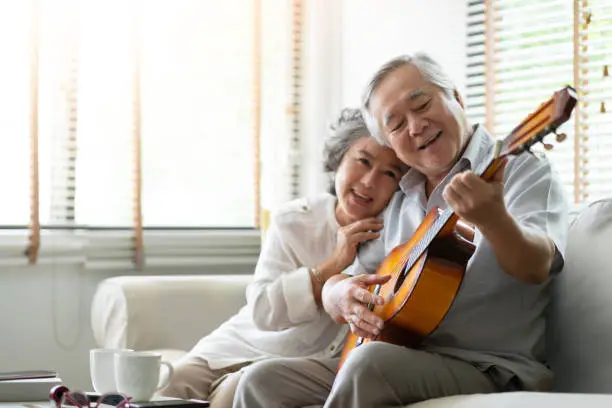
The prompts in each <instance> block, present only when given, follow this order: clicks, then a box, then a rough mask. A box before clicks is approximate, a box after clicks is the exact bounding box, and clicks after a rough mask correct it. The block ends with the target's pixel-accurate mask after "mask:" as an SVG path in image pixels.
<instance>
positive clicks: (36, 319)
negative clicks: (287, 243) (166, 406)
mask: <svg viewBox="0 0 612 408" xmlns="http://www.w3.org/2000/svg"><path fill="white" fill-rule="evenodd" d="M201 269H203V268H201ZM201 269H200V270H197V271H196V270H191V271H189V270H185V271H183V272H180V273H210V274H214V273H219V274H223V273H251V272H252V271H253V265H250V266H249V265H247V266H232V267H227V266H225V265H217V266H210V267H206V268H205V269H206V270H205V271H203V270H201ZM138 273H139V274H159V273H160V271H159V270H156V271H153V270H148V271H144V272H138ZM176 273H179V272H176ZM125 274H136V272H134V271H95V272H92V271H89V272H85V271H83V270H82V269H80V268H77V267H69V266H64V265H62V266H60V265H57V266H53V265H50V266H42V267H13V268H7V267H0V327H2V329H1V330H0V371H14V370H26V369H38V368H43V369H55V370H58V371H59V373H60V375H61V377H62V379H63V380H64V381H65V382H66V384H67V385H68V386H69V387H71V388H73V389H83V390H92V386H91V383H90V379H89V354H88V353H89V349H91V348H94V347H96V346H95V343H94V339H93V335H92V332H91V328H90V327H91V325H90V315H89V313H90V305H91V299H92V296H93V293H94V291H95V289H96V285H97V284H98V282H100V281H101V280H102V279H104V278H107V277H111V276H115V275H125Z"/></svg>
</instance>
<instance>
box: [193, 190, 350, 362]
mask: <svg viewBox="0 0 612 408" xmlns="http://www.w3.org/2000/svg"><path fill="white" fill-rule="evenodd" d="M335 204H336V197H334V196H332V195H331V194H327V193H326V194H322V195H319V196H316V197H312V198H302V199H298V200H294V201H291V202H289V203H287V204H285V205H284V206H282V208H280V209H279V210H277V211H275V212H274V213H273V214H272V217H271V223H270V226H269V228H268V230H267V232H266V239H265V242H264V244H263V246H262V250H261V254H260V257H259V261H258V262H257V267H256V268H255V277H254V281H253V282H252V283H251V284H250V285H249V286H248V288H247V293H246V296H247V304H246V305H245V306H244V307H243V308H242V309H241V310H240V311H239V312H238V313H237V314H236V315H234V316H233V317H232V318H230V319H229V320H228V321H227V322H225V323H223V324H222V325H221V326H219V328H217V329H216V330H215V331H213V332H212V333H211V334H210V335H208V336H206V337H204V338H202V339H201V340H200V341H199V342H198V344H197V345H196V346H195V347H194V348H193V349H192V350H191V351H190V353H189V354H191V355H194V354H195V355H198V356H200V357H202V358H204V359H205V360H207V362H208V364H209V366H210V367H211V368H212V369H219V368H223V367H227V366H230V365H233V364H238V363H244V362H249V361H257V360H262V359H266V358H271V357H334V356H336V355H338V354H339V353H340V351H341V350H342V346H343V343H344V340H345V337H346V334H347V333H348V326H347V325H339V324H336V323H334V321H333V320H332V319H331V318H330V316H329V315H328V314H327V313H326V312H325V311H324V310H323V309H322V308H321V307H319V306H318V305H317V304H316V302H315V300H314V295H313V293H312V284H311V281H310V273H309V270H308V269H309V268H310V267H313V266H316V265H317V264H319V263H321V262H322V261H324V260H325V259H326V258H327V257H328V256H330V255H331V254H332V252H333V250H334V248H335V246H336V237H337V231H338V228H339V226H338V222H337V221H336V217H335Z"/></svg>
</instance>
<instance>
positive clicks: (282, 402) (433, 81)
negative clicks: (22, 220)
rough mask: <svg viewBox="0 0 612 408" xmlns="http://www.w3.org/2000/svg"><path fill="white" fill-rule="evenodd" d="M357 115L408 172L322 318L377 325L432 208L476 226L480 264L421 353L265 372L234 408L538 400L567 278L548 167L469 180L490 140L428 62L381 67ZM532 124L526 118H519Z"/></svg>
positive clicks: (521, 165)
mask: <svg viewBox="0 0 612 408" xmlns="http://www.w3.org/2000/svg"><path fill="white" fill-rule="evenodd" d="M363 111H364V115H365V117H366V118H367V119H368V125H369V127H370V131H371V132H372V134H373V135H375V136H376V137H377V139H378V141H379V142H380V143H382V144H385V145H389V146H391V147H392V148H393V150H394V151H395V152H396V154H397V156H398V157H399V158H400V159H401V160H402V161H403V162H404V163H406V164H408V165H409V166H410V167H411V170H410V171H409V172H408V173H407V174H406V175H405V176H404V177H403V178H402V180H401V182H400V187H401V191H399V192H398V193H396V194H395V196H394V197H393V199H392V200H391V202H390V203H389V205H388V207H387V209H386V210H385V212H384V226H385V227H384V229H383V231H382V234H381V237H380V238H379V239H377V240H375V241H372V242H370V243H368V244H367V245H363V246H362V247H361V248H360V250H359V255H358V258H357V259H356V260H355V262H354V264H353V265H352V266H350V267H349V268H348V269H347V270H345V271H344V273H342V274H339V275H336V276H334V277H331V278H330V279H329V280H328V281H327V282H326V283H325V286H324V290H323V295H322V296H323V307H324V309H325V311H327V312H328V313H329V314H330V315H331V316H332V317H333V318H334V319H335V320H336V322H338V323H345V322H348V323H349V324H350V328H351V331H352V332H353V333H355V334H357V335H359V336H364V337H374V336H375V335H376V334H377V333H378V332H379V331H380V329H381V328H382V326H383V321H382V320H381V319H380V318H379V317H377V316H376V315H375V314H373V313H372V312H371V311H369V309H368V308H367V304H368V303H377V304H381V303H382V302H384V300H383V299H382V298H381V297H380V296H375V295H374V294H373V293H371V292H369V291H368V290H367V288H368V286H369V285H371V284H374V283H384V282H385V281H386V280H387V279H388V278H385V277H380V276H376V275H372V273H374V272H375V271H376V269H377V267H378V265H379V264H380V263H381V261H382V260H383V259H384V257H385V256H386V255H387V254H388V253H389V252H390V251H391V249H393V248H394V247H395V246H397V245H400V244H402V243H404V242H406V241H408V239H409V238H410V237H411V236H412V234H413V233H414V231H415V230H416V228H417V227H418V226H419V224H420V223H421V221H422V220H423V218H424V216H425V214H427V212H428V211H429V210H430V209H431V208H433V207H436V206H437V207H441V208H446V207H448V206H450V207H452V209H453V210H454V211H455V213H456V214H457V215H458V216H459V217H461V218H462V219H463V220H465V221H466V222H468V223H471V224H472V225H474V226H475V230H476V234H475V238H474V243H475V244H476V251H475V252H474V254H473V256H472V258H471V259H470V261H469V263H468V267H467V270H466V273H465V278H464V281H463V284H462V287H461V290H460V292H459V294H458V296H457V297H456V299H455V301H454V302H453V305H452V307H451V309H450V311H449V313H448V314H447V315H446V317H445V318H444V320H443V321H442V323H441V324H440V326H439V327H438V328H437V329H436V330H435V331H434V332H433V333H432V334H431V335H430V336H429V337H427V338H426V339H425V340H424V341H423V342H422V343H421V344H420V345H419V346H418V347H417V348H407V347H401V346H396V345H393V344H389V343H384V342H377V341H374V342H369V343H366V344H364V345H362V346H360V347H358V348H356V349H355V350H353V351H352V352H351V353H350V354H349V357H348V359H347V360H346V361H345V362H344V365H343V367H342V370H340V372H338V373H337V375H336V367H337V364H338V359H337V358H335V359H320V360H312V359H311V360H309V359H296V360H276V361H270V362H269V364H268V365H267V366H264V367H260V370H258V371H252V372H247V373H245V376H244V377H243V378H242V380H241V384H240V385H239V389H238V393H237V395H236V399H235V405H234V406H235V407H249V408H252V407H264V406H267V407H270V406H287V407H293V406H296V407H298V406H307V405H324V406H325V407H379V406H397V405H405V404H407V403H412V402H417V401H422V400H426V399H430V398H436V397H442V396H447V395H453V394H469V393H491V392H500V391H506V390H543V389H547V388H548V387H549V386H550V382H551V377H552V373H551V372H550V370H549V368H548V367H547V364H546V360H545V350H544V329H545V322H544V310H545V308H546V305H547V303H548V285H549V283H550V280H551V279H552V277H553V276H554V275H555V274H556V273H558V272H559V271H560V270H561V268H562V266H563V252H564V249H565V241H566V233H567V213H568V204H567V200H566V197H565V196H564V192H563V187H562V185H561V183H560V181H559V180H558V179H557V178H556V176H555V175H554V174H553V172H552V170H551V166H550V164H549V163H548V162H547V161H546V160H544V159H541V160H538V159H536V158H534V157H532V156H530V155H527V154H525V155H521V156H516V157H512V158H511V159H509V160H508V162H507V163H506V165H505V167H502V168H501V169H500V170H499V171H498V173H497V174H496V175H495V177H494V178H493V180H491V181H489V182H485V181H484V180H482V179H481V178H479V177H478V176H476V174H474V173H473V172H472V169H475V168H476V167H478V166H479V165H480V164H481V163H482V162H484V161H488V160H490V159H491V157H492V156H491V155H492V149H493V144H494V143H493V139H492V137H491V136H489V134H488V133H487V131H486V130H485V129H484V128H483V127H482V126H481V125H474V126H473V125H471V124H469V123H468V119H467V117H466V114H465V112H464V108H463V103H462V100H461V98H460V96H459V94H458V92H457V90H456V88H455V86H454V85H453V83H452V81H451V80H450V79H449V77H448V76H447V75H446V74H445V73H444V71H443V70H442V69H441V68H440V66H439V65H438V64H437V63H436V62H435V61H434V60H432V59H431V58H430V57H428V56H427V55H425V54H417V55H414V56H412V57H411V56H402V57H399V58H396V59H394V60H392V61H390V62H388V63H387V64H385V65H384V66H383V67H381V68H380V69H379V70H378V71H377V72H376V73H375V74H374V76H373V78H372V79H371V81H370V82H369V84H368V87H367V89H366V92H365V93H364V97H363ZM527 113H529V112H526V114H527Z"/></svg>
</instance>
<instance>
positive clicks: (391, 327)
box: [338, 208, 475, 369]
mask: <svg viewBox="0 0 612 408" xmlns="http://www.w3.org/2000/svg"><path fill="white" fill-rule="evenodd" d="M438 216H439V210H438V209H437V208H435V209H433V210H431V211H430V212H429V213H428V214H427V216H426V217H425V219H424V220H423V222H422V223H421V225H420V226H419V228H418V229H417V231H416V232H415V233H414V234H413V236H412V238H411V239H410V240H409V241H408V242H407V243H405V244H402V245H399V246H397V247H396V248H394V249H393V251H391V253H390V254H389V255H387V257H386V258H385V259H384V261H383V262H382V263H381V264H380V266H379V267H378V269H377V271H376V274H377V275H391V279H389V281H388V282H387V283H385V284H384V285H382V286H381V288H380V291H379V295H381V296H382V297H383V298H384V299H391V300H390V301H388V302H387V303H385V304H384V305H380V306H374V308H373V309H372V311H373V312H374V313H375V314H376V315H377V316H379V317H380V318H381V319H383V321H384V322H385V325H384V328H383V330H382V331H381V333H380V334H379V335H378V336H377V337H376V338H375V339H365V338H361V337H358V336H356V335H355V334H353V333H352V332H349V334H348V336H347V339H346V342H345V345H344V348H343V350H342V355H341V358H340V364H339V366H338V369H340V368H341V367H342V365H343V364H344V361H345V360H346V358H347V357H348V354H349V353H350V352H351V351H352V350H353V349H354V348H356V347H359V346H360V345H362V344H365V343H367V342H369V341H373V340H377V341H384V342H387V343H392V344H397V345H402V346H407V347H411V346H415V345H416V344H418V343H419V342H420V341H421V340H422V339H423V338H425V337H426V336H428V335H429V334H430V333H431V332H433V331H434V330H435V328H436V327H438V325H439V324H440V322H441V321H442V319H443V318H444V316H446V313H447V312H448V310H449V309H450V307H451V305H452V303H453V299H454V298H455V296H456V295H457V292H458V291H459V287H460V286H461V282H462V281H463V276H464V273H465V269H466V265H467V262H468V260H469V259H470V257H471V256H472V254H473V253H474V249H475V247H474V245H473V244H472V242H471V238H472V237H473V230H472V229H471V228H470V227H469V226H466V224H461V225H459V226H458V225H457V223H456V219H455V220H454V221H455V222H453V221H450V222H449V223H447V226H446V227H445V228H443V229H442V230H441V231H440V233H439V234H438V236H436V237H435V238H434V239H433V241H432V242H431V244H430V245H429V247H428V249H427V250H426V251H425V252H424V253H423V254H422V255H421V256H420V257H419V258H418V260H417V261H416V262H415V263H414V265H413V266H412V268H411V269H410V270H409V272H408V273H407V274H404V273H403V271H404V269H405V263H406V262H405V261H403V262H402V260H405V259H407V258H408V254H409V253H410V252H411V251H413V249H414V247H415V246H416V245H418V243H419V242H420V241H421V239H422V237H423V236H424V234H426V233H427V231H428V230H429V229H430V228H431V226H432V225H433V223H434V222H435V220H436V218H437V217H438Z"/></svg>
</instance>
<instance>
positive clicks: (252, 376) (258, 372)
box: [237, 360, 279, 392]
mask: <svg viewBox="0 0 612 408" xmlns="http://www.w3.org/2000/svg"><path fill="white" fill-rule="evenodd" d="M278 373H279V366H278V364H276V363H275V362H274V361H273V360H267V361H260V362H257V363H254V364H251V365H250V366H248V367H245V368H243V369H242V374H241V375H240V378H239V380H238V385H237V392H239V391H241V390H244V389H245V388H256V389H259V390H261V389H265V388H266V387H268V386H274V383H275V378H276V376H277V375H278Z"/></svg>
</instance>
